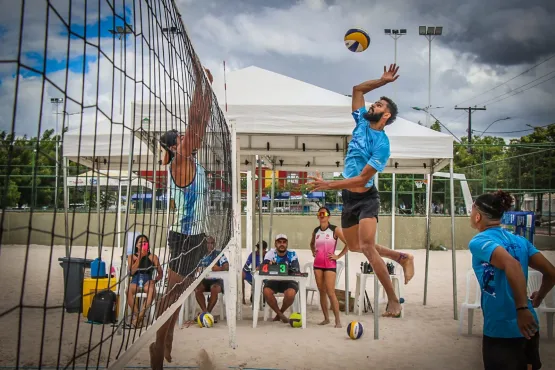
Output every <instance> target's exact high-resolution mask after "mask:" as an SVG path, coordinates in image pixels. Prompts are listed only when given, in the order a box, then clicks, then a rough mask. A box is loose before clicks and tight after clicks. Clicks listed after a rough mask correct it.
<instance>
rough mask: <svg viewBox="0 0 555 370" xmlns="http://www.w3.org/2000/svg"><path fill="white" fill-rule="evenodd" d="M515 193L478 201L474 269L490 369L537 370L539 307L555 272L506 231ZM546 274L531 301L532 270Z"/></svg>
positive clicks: (472, 249) (473, 223) (474, 214)
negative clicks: (504, 218)
mask: <svg viewBox="0 0 555 370" xmlns="http://www.w3.org/2000/svg"><path fill="white" fill-rule="evenodd" d="M512 203H513V199H512V197H511V195H510V194H508V193H506V192H504V191H502V190H499V191H496V192H494V193H487V194H482V195H480V196H479V197H478V198H476V200H475V201H474V204H473V205H472V212H471V213H470V225H471V226H472V227H473V228H474V229H476V230H478V234H476V235H475V236H474V237H473V238H472V240H471V241H470V244H469V249H470V252H471V253H472V268H473V269H474V272H475V273H476V277H477V279H478V283H479V284H480V288H481V290H482V297H481V306H482V312H483V314H484V336H483V339H482V358H483V362H484V369H485V370H494V369H503V370H526V369H530V370H537V369H540V368H541V366H542V364H541V361H540V353H539V340H540V337H539V327H538V317H537V315H536V312H535V310H534V307H538V306H539V305H540V303H541V302H542V301H543V299H544V298H545V296H546V295H547V293H549V291H550V290H551V289H552V288H553V285H554V284H555V267H553V265H552V264H551V263H550V262H549V261H548V260H547V259H546V258H545V257H544V256H543V255H542V254H541V253H540V252H539V251H538V250H537V249H536V248H535V247H534V246H533V245H532V243H530V242H529V241H528V240H527V239H525V238H523V237H522V236H519V235H515V234H512V233H510V232H509V231H507V230H505V229H503V228H501V226H500V223H501V218H502V216H503V213H504V212H506V211H508V210H509V209H511V205H512ZM529 267H531V268H533V269H535V270H538V271H540V272H541V273H542V274H543V278H542V283H541V287H540V289H539V290H538V291H537V292H533V293H532V295H531V297H530V298H531V300H529V299H528V297H527V280H528V268H529Z"/></svg>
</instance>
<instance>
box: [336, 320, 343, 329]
mask: <svg viewBox="0 0 555 370" xmlns="http://www.w3.org/2000/svg"><path fill="white" fill-rule="evenodd" d="M335 327H336V328H342V327H343V326H342V325H341V323H340V322H339V321H336V322H335Z"/></svg>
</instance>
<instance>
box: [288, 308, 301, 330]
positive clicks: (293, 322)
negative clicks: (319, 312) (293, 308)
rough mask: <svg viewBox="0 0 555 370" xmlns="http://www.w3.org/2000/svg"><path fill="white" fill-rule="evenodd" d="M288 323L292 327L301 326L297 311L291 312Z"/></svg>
mask: <svg viewBox="0 0 555 370" xmlns="http://www.w3.org/2000/svg"><path fill="white" fill-rule="evenodd" d="M289 325H291V327H293V328H300V327H301V326H303V320H302V316H301V314H300V313H298V312H293V313H292V314H291V316H289Z"/></svg>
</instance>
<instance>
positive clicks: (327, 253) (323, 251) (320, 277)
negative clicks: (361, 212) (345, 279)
mask: <svg viewBox="0 0 555 370" xmlns="http://www.w3.org/2000/svg"><path fill="white" fill-rule="evenodd" d="M329 219H330V211H329V209H327V208H326V207H320V209H319V210H318V220H319V221H320V226H318V227H317V228H315V229H314V231H313V232H312V239H311V241H310V249H311V250H312V255H313V256H314V277H315V278H316V285H317V286H318V291H319V293H320V306H322V312H323V313H324V321H322V322H321V323H320V325H326V324H329V323H330V317H329V312H328V297H329V300H330V302H331V309H332V310H333V314H334V315H335V327H336V328H340V327H341V319H340V318H339V302H338V301H337V297H336V296H335V279H336V268H337V262H336V261H337V260H338V259H339V258H341V257H343V256H344V255H345V253H347V251H348V249H347V242H346V241H345V237H344V236H343V232H342V231H341V228H340V227H337V226H335V225H332V224H330V222H329ZM338 238H339V239H341V241H342V242H343V244H345V247H344V248H343V250H342V251H341V253H339V255H336V254H335V248H336V247H337V239H338Z"/></svg>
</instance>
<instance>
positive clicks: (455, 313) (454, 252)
mask: <svg viewBox="0 0 555 370" xmlns="http://www.w3.org/2000/svg"><path fill="white" fill-rule="evenodd" d="M449 175H450V176H449V187H450V188H451V248H452V249H451V252H452V254H451V257H452V264H453V318H454V319H455V320H457V319H458V310H457V247H456V246H455V181H454V178H453V159H452V158H451V159H450V160H449Z"/></svg>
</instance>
